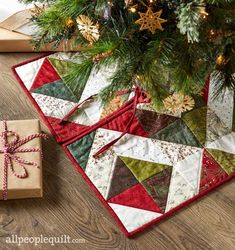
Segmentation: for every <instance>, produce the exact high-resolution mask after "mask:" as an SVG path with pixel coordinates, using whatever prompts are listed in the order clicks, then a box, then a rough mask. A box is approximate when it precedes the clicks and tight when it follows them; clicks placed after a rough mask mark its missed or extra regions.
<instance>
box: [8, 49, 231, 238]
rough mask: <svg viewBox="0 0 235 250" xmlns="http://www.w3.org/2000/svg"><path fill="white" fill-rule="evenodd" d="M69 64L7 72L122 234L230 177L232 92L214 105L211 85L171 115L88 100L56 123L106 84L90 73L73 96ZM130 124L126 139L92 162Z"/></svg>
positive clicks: (65, 60)
mask: <svg viewBox="0 0 235 250" xmlns="http://www.w3.org/2000/svg"><path fill="white" fill-rule="evenodd" d="M71 60H73V57H70V56H68V55H67V54H63V53H59V54H53V55H50V56H47V57H43V58H40V59H36V60H34V61H31V62H25V63H22V64H21V65H17V66H15V67H14V69H13V71H14V73H15V75H16V77H17V79H18V80H19V82H20V84H21V86H22V87H23V89H24V90H25V92H26V93H27V95H28V96H29V98H30V99H31V101H32V102H33V104H34V105H35V107H36V108H37V110H38V112H39V113H40V114H41V116H42V117H43V119H44V121H45V122H46V124H47V125H48V127H49V129H50V130H51V132H52V134H53V135H54V137H55V139H56V140H57V142H58V143H60V144H61V145H62V147H63V148H64V150H65V152H66V153H67V155H68V157H69V158H70V159H71V161H72V162H73V164H74V165H75V166H76V168H77V169H78V171H79V173H80V174H81V175H82V176H83V178H84V179H85V180H86V181H87V183H88V184H89V186H90V187H91V188H92V189H93V190H94V192H95V193H96V195H97V196H98V197H99V198H100V200H101V201H102V202H103V204H104V205H105V206H106V207H107V209H108V210H109V211H110V213H111V214H112V216H113V217H114V218H115V220H116V221H117V223H118V224H119V226H120V227H121V229H122V230H123V232H124V233H125V234H126V235H127V236H132V235H134V234H135V233H137V232H139V231H141V230H143V229H144V228H146V227H148V226H150V225H153V224H154V223H156V222H157V221H159V220H162V219H164V218H165V217H167V216H169V215H171V214H172V213H174V212H175V211H177V210H178V209H180V208H182V207H184V206H187V205H188V204H189V203H191V202H193V201H194V200H196V199H197V198H199V197H202V196H204V195H205V194H207V193H208V192H210V191H211V190H213V189H214V188H216V187H218V186H219V185H221V184H223V183H225V182H226V181H228V180H230V179H231V178H233V177H234V176H235V133H234V132H233V130H234V125H235V120H234V114H235V112H234V92H233V91H231V90H228V89H226V90H223V91H224V95H221V97H220V98H216V99H215V98H213V93H214V89H215V87H214V86H213V84H212V81H211V82H210V83H209V86H208V93H207V96H206V97H205V98H204V99H205V100H204V101H203V100H201V98H196V105H195V108H194V109H193V110H191V111H188V112H184V113H181V114H178V115H177V117H176V116H173V115H168V114H163V113H158V112H156V111H154V110H153V109H152V108H151V106H150V105H149V104H141V105H138V108H137V110H136V112H133V107H132V108H131V106H128V105H127V104H124V105H123V106H121V104H120V102H121V103H122V104H123V103H124V102H125V100H122V101H120V100H119V101H118V103H119V104H118V105H114V107H113V106H112V109H111V111H112V112H113V113H112V114H109V113H110V112H104V108H102V106H101V105H100V103H97V101H91V102H89V103H88V104H86V105H85V106H84V107H82V109H79V110H78V112H77V113H75V114H73V116H72V117H71V118H70V119H69V121H67V122H65V123H61V122H60V120H61V119H62V118H63V117H64V116H65V115H66V114H67V113H68V112H70V111H71V109H73V108H74V107H76V105H77V103H79V102H81V101H83V100H85V99H86V98H88V97H89V96H91V95H94V94H97V93H98V92H99V91H100V90H101V89H102V88H103V87H104V86H107V85H108V84H109V81H108V80H107V74H109V73H110V72H107V71H104V72H99V73H97V74H95V73H94V74H93V75H91V77H90V79H89V81H88V83H87V85H86V86H85V87H84V89H83V90H82V91H81V93H80V96H77V95H74V93H73V92H72V91H71V89H70V88H69V87H68V85H67V84H66V81H65V79H64V75H65V73H66V70H67V69H68V67H69V64H70V63H71ZM72 63H73V62H72ZM66 67H67V68H66ZM115 103H117V102H115ZM126 103H128V101H127V102H126ZM120 107H121V108H120ZM133 115H134V117H133ZM131 119H132V123H131V126H130V127H129V128H128V133H126V134H125V135H124V136H123V137H122V138H121V139H120V140H118V141H117V142H116V143H115V144H114V145H112V146H110V147H109V148H108V150H107V151H105V152H104V153H103V154H102V155H99V156H98V157H94V155H95V154H96V153H97V152H98V151H99V150H100V149H101V148H102V147H103V146H104V145H108V144H109V143H110V142H111V141H113V140H114V139H116V138H118V137H119V136H120V135H121V134H122V132H124V131H125V129H126V126H127V123H128V121H129V120H131Z"/></svg>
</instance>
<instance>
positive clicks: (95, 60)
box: [92, 51, 112, 63]
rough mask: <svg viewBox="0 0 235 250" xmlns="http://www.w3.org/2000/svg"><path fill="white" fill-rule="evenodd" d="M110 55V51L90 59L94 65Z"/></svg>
mask: <svg viewBox="0 0 235 250" xmlns="http://www.w3.org/2000/svg"><path fill="white" fill-rule="evenodd" d="M111 55H112V51H107V52H103V53H100V54H97V55H95V56H94V57H93V58H92V60H93V62H94V63H98V62H99V61H100V60H102V59H105V58H107V57H110V56H111Z"/></svg>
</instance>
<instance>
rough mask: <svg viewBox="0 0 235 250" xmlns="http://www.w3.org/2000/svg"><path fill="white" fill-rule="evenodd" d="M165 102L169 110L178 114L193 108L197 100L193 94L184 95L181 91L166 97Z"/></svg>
mask: <svg viewBox="0 0 235 250" xmlns="http://www.w3.org/2000/svg"><path fill="white" fill-rule="evenodd" d="M163 104H164V107H165V109H166V110H167V111H170V112H171V113H173V114H177V113H181V112H185V111H189V110H191V109H193V107H194V105H195V101H194V99H193V98H192V97H191V96H188V95H184V94H183V93H180V92H175V93H174V94H172V95H170V96H168V97H167V98H165V100H164V101H163Z"/></svg>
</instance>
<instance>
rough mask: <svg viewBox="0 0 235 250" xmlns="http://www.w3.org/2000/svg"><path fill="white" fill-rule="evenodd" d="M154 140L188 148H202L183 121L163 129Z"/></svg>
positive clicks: (177, 121)
mask: <svg viewBox="0 0 235 250" xmlns="http://www.w3.org/2000/svg"><path fill="white" fill-rule="evenodd" d="M152 138H154V139H159V140H162V141H167V142H173V143H177V144H183V145H187V146H193V147H201V145H200V143H199V141H198V140H197V138H196V137H195V136H194V134H193V133H192V132H191V131H190V129H189V128H188V127H187V126H186V125H185V123H184V122H183V121H182V120H181V119H179V120H176V121H175V122H173V123H171V124H170V125H168V126H167V127H165V128H163V129H162V130H161V131H159V132H158V133H157V134H155V135H154V136H152Z"/></svg>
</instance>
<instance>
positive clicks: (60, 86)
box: [31, 80, 78, 102]
mask: <svg viewBox="0 0 235 250" xmlns="http://www.w3.org/2000/svg"><path fill="white" fill-rule="evenodd" d="M31 92H33V93H37V94H42V95H47V96H52V97H55V98H60V99H63V100H67V101H71V102H78V100H77V98H76V97H75V96H74V94H73V93H72V92H71V91H70V89H68V88H67V86H66V85H65V84H64V82H63V81H62V80H58V81H55V82H52V83H50V84H45V85H43V86H42V87H39V88H36V89H34V90H32V91H31Z"/></svg>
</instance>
